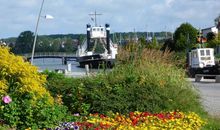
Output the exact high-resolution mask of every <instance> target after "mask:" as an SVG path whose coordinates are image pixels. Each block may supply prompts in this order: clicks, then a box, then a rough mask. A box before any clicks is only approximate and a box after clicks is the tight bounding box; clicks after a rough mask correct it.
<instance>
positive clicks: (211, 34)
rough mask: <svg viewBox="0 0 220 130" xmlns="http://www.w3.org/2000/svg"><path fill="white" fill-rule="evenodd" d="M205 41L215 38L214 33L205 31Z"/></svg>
mask: <svg viewBox="0 0 220 130" xmlns="http://www.w3.org/2000/svg"><path fill="white" fill-rule="evenodd" d="M206 37H207V41H208V42H209V41H211V40H214V39H215V38H216V36H215V34H214V33H213V32H209V33H207V36H206Z"/></svg>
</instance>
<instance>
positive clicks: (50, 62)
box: [33, 58, 102, 77]
mask: <svg viewBox="0 0 220 130" xmlns="http://www.w3.org/2000/svg"><path fill="white" fill-rule="evenodd" d="M68 64H69V65H70V64H71V71H69V72H68V73H66V75H67V76H71V77H81V76H85V75H86V70H85V68H80V67H79V63H78V62H76V61H68V62H67V65H63V64H62V59H59V58H41V59H34V61H33V65H35V66H37V67H38V68H39V71H44V70H49V71H55V70H58V69H59V70H68ZM89 71H90V73H97V72H101V71H102V69H90V70H89Z"/></svg>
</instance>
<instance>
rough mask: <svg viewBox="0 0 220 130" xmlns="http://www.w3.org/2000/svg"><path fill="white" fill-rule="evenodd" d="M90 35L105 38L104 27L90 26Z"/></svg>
mask: <svg viewBox="0 0 220 130" xmlns="http://www.w3.org/2000/svg"><path fill="white" fill-rule="evenodd" d="M90 36H91V38H106V29H105V27H102V26H100V27H91V30H90Z"/></svg>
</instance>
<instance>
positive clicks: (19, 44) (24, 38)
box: [12, 31, 34, 54]
mask: <svg viewBox="0 0 220 130" xmlns="http://www.w3.org/2000/svg"><path fill="white" fill-rule="evenodd" d="M33 39H34V33H33V32H31V31H24V32H21V33H20V35H19V36H18V38H17V40H16V42H15V47H14V48H13V49H12V51H13V52H14V53H16V54H23V53H30V52H31V51H32V47H33Z"/></svg>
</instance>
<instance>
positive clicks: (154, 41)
mask: <svg viewBox="0 0 220 130" xmlns="http://www.w3.org/2000/svg"><path fill="white" fill-rule="evenodd" d="M147 48H150V49H159V48H160V46H159V44H158V42H157V39H156V37H153V39H152V42H151V43H148V44H147Z"/></svg>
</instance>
